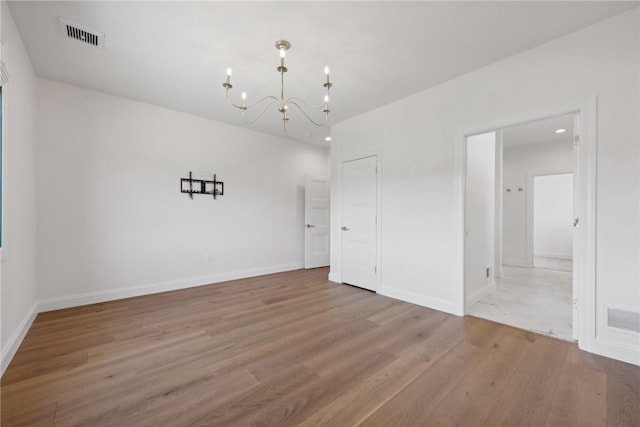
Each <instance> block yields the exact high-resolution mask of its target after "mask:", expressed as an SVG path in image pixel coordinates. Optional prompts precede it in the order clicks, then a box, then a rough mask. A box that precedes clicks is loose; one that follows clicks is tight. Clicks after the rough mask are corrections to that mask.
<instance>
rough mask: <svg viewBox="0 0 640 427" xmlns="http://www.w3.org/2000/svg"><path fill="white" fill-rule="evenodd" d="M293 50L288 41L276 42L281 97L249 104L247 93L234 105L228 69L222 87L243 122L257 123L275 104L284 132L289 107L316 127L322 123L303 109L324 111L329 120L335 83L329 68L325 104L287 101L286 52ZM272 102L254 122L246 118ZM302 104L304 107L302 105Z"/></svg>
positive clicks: (266, 98)
mask: <svg viewBox="0 0 640 427" xmlns="http://www.w3.org/2000/svg"><path fill="white" fill-rule="evenodd" d="M290 48H291V43H289V42H288V41H286V40H278V41H277V42H276V49H278V51H279V52H280V65H279V66H278V67H277V68H276V70H278V72H279V73H280V97H276V96H272V95H269V96H265V97H264V98H262V99H260V100H258V101H256V102H253V103H247V93H246V92H242V96H241V98H242V102H241V104H240V105H238V104H234V103H233V102H232V101H231V100H230V99H229V91H230V90H231V88H232V87H233V85H232V84H231V68H227V81H226V82H225V83H222V86H223V87H224V88H225V91H226V97H227V102H228V103H229V104H230V105H232V106H233V107H235V108H237V109H238V110H240V115H241V117H242V121H244V122H245V123H254V122H255V121H257V120H258V119H259V118H260V116H262V114H263V113H264V112H265V111H267V109H268V108H269V107H270V106H271V105H273V104H277V105H278V111H279V112H280V113H281V114H282V126H283V128H284V131H285V132H286V131H287V122H288V121H289V116H288V111H289V105H293V106H294V107H296V108H297V109H298V110H300V111H301V112H302V114H304V116H305V117H306V118H307V119H309V121H310V122H311V123H313V124H314V125H316V126H322V125H321V124H320V123H318V122H316V121H315V120H313V119H312V118H311V117H310V116H309V114H307V112H306V111H305V110H304V108H303V107H306V108H311V109H314V110H319V109H322V112H323V113H324V119H325V121H327V120H328V118H329V112H330V111H329V89H331V87H332V86H333V83H331V81H330V80H329V67H324V73H325V75H326V76H327V80H326V81H325V82H324V83H323V84H322V86H323V87H324V88H326V89H327V93H326V95H325V96H324V102H323V103H322V104H320V105H317V106H314V105H310V104H307V103H306V102H304V101H303V100H301V99H299V98H296V97H295V96H290V97H288V98H286V99H285V97H284V73H286V72H287V71H288V69H287V67H286V66H285V65H284V57H285V54H286V51H287V50H289V49H290ZM268 100H270V101H269V102H268V103H267V104H266V105H265V106H264V107H263V108H262V110H260V112H259V113H258V115H257V116H256V117H255V118H254V119H252V120H248V119H246V118H245V112H246V111H247V110H248V109H249V108H251V107H254V106H256V105H259V104H262V103H263V102H264V101H268ZM301 104H302V105H301Z"/></svg>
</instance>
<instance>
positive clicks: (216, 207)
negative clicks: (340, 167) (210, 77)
mask: <svg viewBox="0 0 640 427" xmlns="http://www.w3.org/2000/svg"><path fill="white" fill-rule="evenodd" d="M38 106H39V110H38V115H39V117H38V139H39V146H38V159H39V164H40V167H39V170H38V183H39V206H38V230H39V232H38V250H39V258H38V260H39V261H38V283H39V296H40V298H41V300H42V304H41V306H42V309H50V308H58V307H64V306H69V305H77V304H81V303H87V302H93V301H98V300H105V299H112V298H118V297H123V296H130V295H134V294H140V293H147V292H151V291H159V290H162V289H170V288H178V287H183V286H192V285H199V284H206V283H212V282H216V281H221V280H227V279H231V278H236V277H247V276H253V275H258V274H264V273H270V272H275V271H284V270H291V269H296V268H302V266H303V258H304V216H303V213H304V179H305V173H309V174H313V175H327V172H328V150H327V149H326V148H321V147H316V146H311V145H308V144H302V143H298V142H292V141H290V140H286V139H283V138H277V137H272V136H266V135H263V134H260V133H257V132H253V131H250V130H246V129H243V128H240V127H236V126H231V125H226V124H222V123H219V122H214V121H211V120H207V119H204V118H199V117H194V116H190V115H187V114H183V113H179V112H175V111H171V110H166V109H163V108H159V107H154V106H151V105H147V104H143V103H139V102H134V101H130V100H127V99H123V98H117V97H113V96H107V95H104V94H100V93H97V92H92V91H88V90H84V89H80V88H77V87H73V86H68V85H64V84H60V83H55V82H52V81H48V80H42V79H39V80H38ZM189 171H193V174H194V177H195V178H205V177H211V174H213V173H214V172H215V173H216V174H217V176H218V179H219V180H221V181H223V182H224V186H225V187H224V191H225V194H224V196H220V197H218V199H217V200H213V199H212V198H211V197H207V196H203V195H194V199H193V200H191V199H189V197H188V195H186V194H181V193H180V178H183V177H188V174H189Z"/></svg>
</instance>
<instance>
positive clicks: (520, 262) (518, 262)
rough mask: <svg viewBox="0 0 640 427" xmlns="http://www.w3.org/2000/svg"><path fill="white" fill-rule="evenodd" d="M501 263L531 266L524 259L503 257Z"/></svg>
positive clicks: (511, 265) (510, 265) (514, 265)
mask: <svg viewBox="0 0 640 427" xmlns="http://www.w3.org/2000/svg"><path fill="white" fill-rule="evenodd" d="M502 265H506V266H509V267H531V266H530V265H529V262H528V261H527V260H526V259H524V260H523V259H503V260H502Z"/></svg>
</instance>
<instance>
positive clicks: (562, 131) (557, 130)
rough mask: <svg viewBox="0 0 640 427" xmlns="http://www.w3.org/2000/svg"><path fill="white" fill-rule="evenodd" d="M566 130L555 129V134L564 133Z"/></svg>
mask: <svg viewBox="0 0 640 427" xmlns="http://www.w3.org/2000/svg"><path fill="white" fill-rule="evenodd" d="M566 131H567V130H566V129H556V133H565V132H566Z"/></svg>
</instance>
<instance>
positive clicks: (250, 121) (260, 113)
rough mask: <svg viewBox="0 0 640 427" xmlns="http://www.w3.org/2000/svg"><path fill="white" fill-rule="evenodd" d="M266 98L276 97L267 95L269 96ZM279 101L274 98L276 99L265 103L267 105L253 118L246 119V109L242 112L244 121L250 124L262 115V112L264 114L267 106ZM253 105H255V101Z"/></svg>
mask: <svg viewBox="0 0 640 427" xmlns="http://www.w3.org/2000/svg"><path fill="white" fill-rule="evenodd" d="M266 98H274V97H273V96H267V97H265V98H263V100H264V99H266ZM277 102H278V100H277V99H275V98H274V101H271V102H270V103H268V104H267V105H265V107H264V108H263V109H262V110H260V112H259V113H258V115H257V116H256V117H255V118H254V119H253V120H245V118H244V111H243V112H242V121H243V122H245V123H249V124H252V123H255V122H256V120H258V119H259V118H260V117H261V116H262V114H264V112H265V111H267V108H269V107H271V106H272V105H273V104H275V103H277ZM253 105H255V103H254V104H253Z"/></svg>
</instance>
